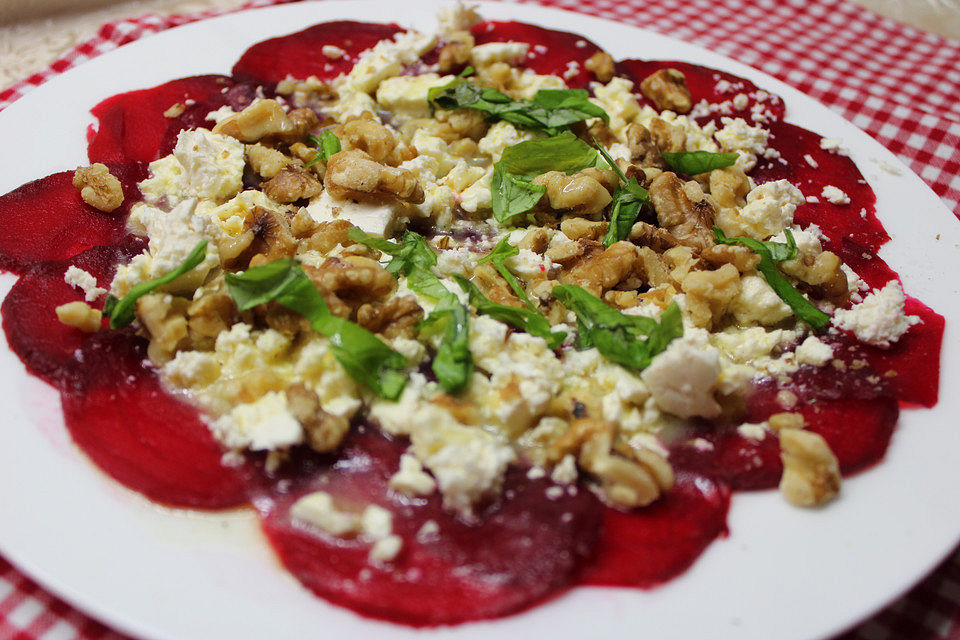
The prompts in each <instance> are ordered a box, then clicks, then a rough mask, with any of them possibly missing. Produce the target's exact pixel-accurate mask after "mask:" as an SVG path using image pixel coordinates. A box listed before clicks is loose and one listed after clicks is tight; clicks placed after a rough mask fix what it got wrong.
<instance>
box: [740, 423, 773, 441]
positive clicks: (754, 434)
mask: <svg viewBox="0 0 960 640" xmlns="http://www.w3.org/2000/svg"><path fill="white" fill-rule="evenodd" d="M737 433H739V434H740V435H741V436H743V437H744V438H746V439H747V440H753V441H754V442H760V441H761V440H763V439H764V438H766V437H767V430H766V429H765V428H764V425H763V424H762V423H761V424H753V423H750V422H745V423H743V424H741V425H740V426H739V427H737Z"/></svg>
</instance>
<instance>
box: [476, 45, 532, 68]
mask: <svg viewBox="0 0 960 640" xmlns="http://www.w3.org/2000/svg"><path fill="white" fill-rule="evenodd" d="M529 50H530V45H529V44H528V43H526V42H488V43H487V44H478V45H477V46H475V47H474V48H473V49H472V50H471V51H470V64H471V65H472V66H473V67H476V68H478V69H479V68H481V67H486V66H488V65H491V64H493V63H494V62H506V63H507V64H509V65H510V66H515V65H516V64H517V63H518V62H520V61H521V60H523V58H524V57H525V56H526V55H527V51H529Z"/></svg>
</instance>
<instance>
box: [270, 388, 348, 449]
mask: <svg viewBox="0 0 960 640" xmlns="http://www.w3.org/2000/svg"><path fill="white" fill-rule="evenodd" d="M284 393H285V395H286V396H287V406H288V407H289V408H290V413H291V414H292V415H293V417H294V418H296V419H297V422H299V423H300V426H302V427H303V431H304V433H305V434H306V436H307V443H308V444H309V445H310V448H311V449H313V450H314V451H318V452H320V453H327V452H329V451H333V450H335V449H336V448H337V447H339V446H340V443H341V442H343V438H344V436H346V435H347V431H349V430H350V421H349V420H347V419H346V418H345V417H343V416H335V415H331V414H329V413H327V412H326V411H324V410H323V408H322V407H321V406H320V398H318V397H317V394H316V393H315V392H314V391H312V390H311V389H308V388H307V387H306V385H304V384H303V383H302V382H298V383H296V384H292V385H290V386H289V387H287V388H286V390H285V391H284Z"/></svg>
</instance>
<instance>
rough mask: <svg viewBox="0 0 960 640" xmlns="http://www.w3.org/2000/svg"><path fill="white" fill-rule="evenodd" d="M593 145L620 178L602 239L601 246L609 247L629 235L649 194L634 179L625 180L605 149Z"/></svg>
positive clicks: (648, 198) (597, 144) (625, 177)
mask: <svg viewBox="0 0 960 640" xmlns="http://www.w3.org/2000/svg"><path fill="white" fill-rule="evenodd" d="M593 143H594V145H596V148H597V151H599V152H600V155H602V156H603V159H604V160H606V161H607V164H609V165H610V168H611V169H613V171H614V172H615V173H616V174H617V177H618V178H620V185H619V186H618V187H617V190H616V191H614V192H613V201H612V202H611V206H610V226H609V227H607V234H606V235H605V236H604V237H603V246H605V247H609V246H610V245H612V244H613V243H615V242H619V241H621V240H625V239H626V238H627V236H629V235H630V230H631V229H633V223H634V222H636V221H637V218H638V217H639V216H640V208H641V207H642V206H643V205H644V204H646V203H647V202H649V201H650V192H649V191H647V190H646V189H644V188H643V187H641V186H640V183H639V182H637V179H636V178H635V177H631V178H630V179H629V180H627V176H625V175H624V173H623V171H622V170H621V169H620V167H619V166H618V165H617V163H616V161H614V159H613V158H612V157H611V156H610V154H609V153H607V151H606V149H604V148H603V146H601V145H600V143H598V142H597V141H596V140H594V141H593Z"/></svg>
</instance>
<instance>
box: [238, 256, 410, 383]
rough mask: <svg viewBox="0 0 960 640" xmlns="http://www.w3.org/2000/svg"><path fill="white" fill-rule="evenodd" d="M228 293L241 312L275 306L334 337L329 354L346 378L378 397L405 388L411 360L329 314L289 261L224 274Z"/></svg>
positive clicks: (297, 266) (310, 284)
mask: <svg viewBox="0 0 960 640" xmlns="http://www.w3.org/2000/svg"><path fill="white" fill-rule="evenodd" d="M224 279H225V280H226V284H227V290H228V291H229V292H230V295H231V297H232V298H233V299H234V301H235V302H236V303H237V308H238V309H239V310H241V311H244V310H246V309H250V308H252V307H255V306H257V305H261V304H265V303H267V302H270V301H274V302H276V303H277V304H280V305H283V306H284V307H286V308H288V309H290V310H291V311H294V312H296V313H299V314H300V315H302V316H303V317H305V318H306V319H307V320H309V321H310V324H311V326H312V327H313V329H314V330H315V331H317V332H318V333H321V334H323V335H325V336H327V337H328V338H330V350H331V352H332V353H333V356H334V357H335V358H336V359H337V362H339V363H340V365H341V366H342V367H343V368H344V370H345V371H346V372H347V374H348V375H349V376H350V377H351V378H353V379H354V380H356V381H357V382H359V383H361V384H365V385H366V386H368V387H370V388H371V389H372V390H373V391H374V393H376V394H377V395H378V396H380V397H382V398H387V399H388V400H396V399H397V397H399V395H400V393H401V392H402V391H403V387H404V386H405V385H406V383H407V373H406V367H407V360H406V358H404V357H403V356H402V355H400V354H399V353H397V352H396V351H394V350H393V349H391V348H390V347H389V346H387V345H386V344H385V343H384V342H383V341H382V340H380V338H378V337H377V336H376V335H374V334H373V333H371V332H370V331H367V330H366V329H364V328H363V327H361V326H360V325H357V324H354V323H353V322H350V321H349V320H345V319H343V318H339V317H337V316H335V315H333V314H332V313H330V310H329V308H328V307H327V303H326V302H325V301H324V299H323V295H322V294H321V293H320V292H319V291H318V290H317V288H316V286H315V285H314V284H313V282H312V281H311V280H310V278H309V277H307V274H306V273H304V271H303V268H302V267H301V266H300V264H299V263H298V262H297V261H295V260H293V259H290V258H285V259H283V260H277V261H274V262H270V263H267V264H264V265H261V266H258V267H252V268H250V269H247V270H246V271H244V272H243V273H240V274H237V273H226V274H224Z"/></svg>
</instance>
